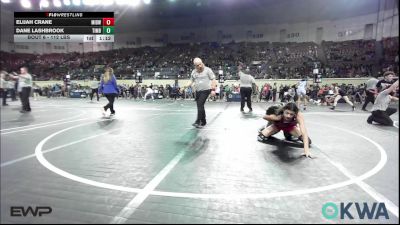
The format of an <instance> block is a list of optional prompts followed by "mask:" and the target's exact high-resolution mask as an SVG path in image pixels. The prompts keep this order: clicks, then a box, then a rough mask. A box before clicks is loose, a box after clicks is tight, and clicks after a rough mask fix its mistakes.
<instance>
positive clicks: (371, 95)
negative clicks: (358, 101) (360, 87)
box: [362, 77, 379, 111]
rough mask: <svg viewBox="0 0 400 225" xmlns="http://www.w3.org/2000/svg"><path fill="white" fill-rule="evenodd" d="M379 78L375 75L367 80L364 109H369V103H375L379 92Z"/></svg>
mask: <svg viewBox="0 0 400 225" xmlns="http://www.w3.org/2000/svg"><path fill="white" fill-rule="evenodd" d="M378 82H379V80H378V79H376V78H375V77H373V78H371V79H369V80H368V81H367V86H366V87H365V95H366V97H365V102H364V105H363V106H362V110H363V111H368V110H367V109H366V107H367V105H368V103H370V102H371V103H372V104H374V102H375V95H376V94H377V93H378V90H377V88H376V84H378Z"/></svg>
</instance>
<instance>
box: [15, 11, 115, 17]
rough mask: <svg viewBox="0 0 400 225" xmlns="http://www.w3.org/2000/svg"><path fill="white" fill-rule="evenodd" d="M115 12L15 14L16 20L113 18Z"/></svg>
mask: <svg viewBox="0 0 400 225" xmlns="http://www.w3.org/2000/svg"><path fill="white" fill-rule="evenodd" d="M111 17H114V12H14V18H111Z"/></svg>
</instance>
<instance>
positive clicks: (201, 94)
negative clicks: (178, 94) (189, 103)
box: [195, 90, 211, 125]
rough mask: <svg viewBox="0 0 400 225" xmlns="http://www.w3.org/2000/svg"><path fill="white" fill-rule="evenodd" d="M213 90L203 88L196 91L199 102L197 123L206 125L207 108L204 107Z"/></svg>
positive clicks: (197, 101)
mask: <svg viewBox="0 0 400 225" xmlns="http://www.w3.org/2000/svg"><path fill="white" fill-rule="evenodd" d="M210 93H211V90H203V91H196V98H195V100H196V103H197V119H196V122H195V123H197V124H201V125H206V124H207V121H206V110H205V109H204V104H205V103H206V100H207V98H208V96H209V95H210Z"/></svg>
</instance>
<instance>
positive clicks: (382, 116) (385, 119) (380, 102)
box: [367, 80, 399, 126]
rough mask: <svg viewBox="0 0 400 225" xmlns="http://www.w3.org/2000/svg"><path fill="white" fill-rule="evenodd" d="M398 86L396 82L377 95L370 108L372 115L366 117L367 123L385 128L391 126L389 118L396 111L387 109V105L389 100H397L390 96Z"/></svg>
mask: <svg viewBox="0 0 400 225" xmlns="http://www.w3.org/2000/svg"><path fill="white" fill-rule="evenodd" d="M398 86H399V81H398V80H397V81H396V82H395V83H394V84H392V85H391V86H390V87H388V88H386V89H385V90H384V91H381V92H380V93H379V94H378V96H377V97H376V100H375V103H374V106H373V107H372V115H371V116H369V117H368V120H367V123H369V124H372V122H376V123H379V124H381V125H385V126H393V120H392V119H391V118H390V116H391V115H392V114H394V113H395V112H397V109H394V108H389V103H390V101H391V100H396V101H398V100H399V99H398V98H396V97H393V96H391V95H390V94H391V93H392V92H395V91H396V90H397V88H398Z"/></svg>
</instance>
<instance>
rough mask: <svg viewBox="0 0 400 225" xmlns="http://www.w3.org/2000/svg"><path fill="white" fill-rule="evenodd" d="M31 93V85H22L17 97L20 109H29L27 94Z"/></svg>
mask: <svg viewBox="0 0 400 225" xmlns="http://www.w3.org/2000/svg"><path fill="white" fill-rule="evenodd" d="M30 95H31V87H23V88H22V90H21V92H20V93H19V98H20V99H21V103H22V110H24V111H31V105H30V104H29V96H30Z"/></svg>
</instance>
